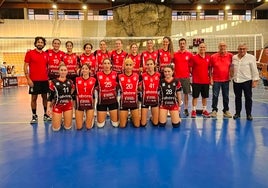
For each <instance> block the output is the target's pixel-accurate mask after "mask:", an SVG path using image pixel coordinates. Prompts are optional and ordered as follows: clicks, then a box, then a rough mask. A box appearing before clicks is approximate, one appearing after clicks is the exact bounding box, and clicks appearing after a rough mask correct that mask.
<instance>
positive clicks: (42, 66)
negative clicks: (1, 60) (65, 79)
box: [24, 49, 48, 81]
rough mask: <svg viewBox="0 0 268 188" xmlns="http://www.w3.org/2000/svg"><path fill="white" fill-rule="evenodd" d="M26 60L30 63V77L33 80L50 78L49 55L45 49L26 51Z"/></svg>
mask: <svg viewBox="0 0 268 188" xmlns="http://www.w3.org/2000/svg"><path fill="white" fill-rule="evenodd" d="M24 62H26V63H28V64H29V77H30V79H31V80H32V81H46V80H48V70H47V66H48V56H47V53H46V52H44V51H41V52H39V51H37V50H36V49H34V50H30V51H28V52H27V53H26V55H25V59H24Z"/></svg>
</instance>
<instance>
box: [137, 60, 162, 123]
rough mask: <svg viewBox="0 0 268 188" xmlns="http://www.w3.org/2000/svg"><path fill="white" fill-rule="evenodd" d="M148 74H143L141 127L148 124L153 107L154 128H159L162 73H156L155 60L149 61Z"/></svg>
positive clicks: (152, 120)
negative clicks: (159, 93)
mask: <svg viewBox="0 0 268 188" xmlns="http://www.w3.org/2000/svg"><path fill="white" fill-rule="evenodd" d="M146 68H147V72H145V73H143V74H142V76H141V77H142V82H141V89H140V90H141V91H142V102H141V126H142V127H145V126H146V124H147V116H148V110H149V107H151V114H152V117H151V118H150V120H151V122H152V124H153V126H158V120H159V106H158V105H159V96H158V88H159V81H160V73H159V72H156V71H155V70H156V64H155V61H154V60H153V59H147V62H146Z"/></svg>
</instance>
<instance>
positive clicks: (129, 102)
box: [118, 58, 140, 128]
mask: <svg viewBox="0 0 268 188" xmlns="http://www.w3.org/2000/svg"><path fill="white" fill-rule="evenodd" d="M133 67H134V62H133V61H132V59H130V58H127V59H125V61H124V64H123V68H124V73H122V74H120V75H118V83H119V88H120V93H121V97H120V113H119V119H120V123H119V126H120V127H121V128H124V127H126V126H127V119H128V111H129V110H130V113H131V119H132V123H133V125H134V127H140V115H139V109H138V85H139V75H138V74H137V73H133Z"/></svg>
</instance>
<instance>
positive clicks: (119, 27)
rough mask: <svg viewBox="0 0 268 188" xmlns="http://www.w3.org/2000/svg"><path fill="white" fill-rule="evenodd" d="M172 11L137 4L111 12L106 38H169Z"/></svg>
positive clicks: (146, 4)
mask: <svg viewBox="0 0 268 188" xmlns="http://www.w3.org/2000/svg"><path fill="white" fill-rule="evenodd" d="M171 23H172V10H171V9H170V8H169V7H167V6H164V5H158V4H151V3H139V4H130V5H126V6H123V7H118V8H116V9H114V10H113V20H109V21H107V25H106V36H107V37H132V36H133V37H152V36H170V34H171Z"/></svg>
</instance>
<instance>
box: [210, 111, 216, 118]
mask: <svg viewBox="0 0 268 188" xmlns="http://www.w3.org/2000/svg"><path fill="white" fill-rule="evenodd" d="M210 117H213V118H215V117H217V111H216V110H213V111H212V112H211V113H210Z"/></svg>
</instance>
